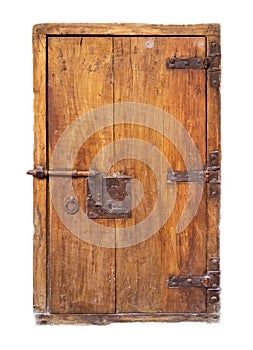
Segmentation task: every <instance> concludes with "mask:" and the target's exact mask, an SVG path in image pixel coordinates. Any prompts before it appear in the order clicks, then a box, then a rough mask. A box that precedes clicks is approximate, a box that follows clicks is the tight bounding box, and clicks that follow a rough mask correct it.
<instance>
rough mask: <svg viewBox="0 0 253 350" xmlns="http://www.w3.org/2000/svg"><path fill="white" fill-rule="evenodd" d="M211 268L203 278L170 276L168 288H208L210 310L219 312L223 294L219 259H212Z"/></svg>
mask: <svg viewBox="0 0 253 350" xmlns="http://www.w3.org/2000/svg"><path fill="white" fill-rule="evenodd" d="M209 267H210V270H209V271H208V272H207V273H206V274H205V275H203V276H196V275H192V276H169V277H168V278H167V280H166V285H167V286H168V288H206V292H207V294H206V295H207V306H208V309H209V310H212V311H218V309H219V308H218V306H217V304H219V301H220V292H221V288H220V267H219V258H218V257H213V258H211V259H210V260H209Z"/></svg>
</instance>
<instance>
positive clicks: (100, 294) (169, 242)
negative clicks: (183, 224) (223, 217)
mask: <svg viewBox="0 0 253 350" xmlns="http://www.w3.org/2000/svg"><path fill="white" fill-rule="evenodd" d="M219 32H220V29H219V25H216V24H204V25H195V26H166V25H165V26H160V25H142V24H139V25H134V24H112V25H108V24H98V25H93V24H43V25H37V26H35V27H34V29H33V33H34V34H33V50H34V114H35V122H34V134H35V147H34V166H35V167H36V166H37V165H44V166H48V162H49V160H50V158H51V155H52V152H53V150H54V147H55V145H56V143H57V140H58V139H59V137H60V135H61V134H62V133H63V131H64V130H65V129H66V128H67V126H68V125H69V124H70V123H71V122H73V121H74V120H76V119H77V118H79V117H80V116H81V115H83V114H84V113H86V112H88V111H90V110H91V109H94V108H96V107H99V106H103V105H106V104H111V103H113V102H137V103H145V104H150V105H153V106H155V107H158V108H160V109H161V110H164V111H165V112H168V113H169V114H171V115H173V116H174V117H176V118H177V119H178V120H179V121H180V123H182V124H183V125H184V126H185V128H186V129H187V130H188V131H189V134H190V135H191V137H192V139H193V140H194V142H195V143H196V145H197V147H198V149H199V152H200V155H201V158H202V160H203V165H204V164H205V163H206V162H207V161H208V156H207V155H208V153H209V152H210V151H213V150H218V151H220V94H219V89H217V88H212V87H210V84H209V81H210V73H206V71H205V70H168V69H166V65H165V60H166V58H167V57H174V56H175V55H176V56H177V57H205V56H206V55H208V54H209V50H210V45H211V43H212V42H214V41H216V42H217V43H218V45H219ZM46 34H47V35H49V37H48V38H46ZM69 34H71V35H73V36H70V37H68V35H69ZM85 35H88V36H85ZM89 35H91V36H89ZM96 35H102V36H101V37H96ZM103 35H105V36H106V37H103ZM107 35H108V37H107ZM142 35H143V36H142ZM178 35H179V36H180V37H178V38H177V37H176V36H178ZM80 36H81V37H80ZM121 36H122V37H121ZM123 36H124V37H123ZM131 36H132V37H131ZM138 36H139V37H138ZM145 36H149V38H146V37H145ZM147 41H149V43H147ZM151 42H152V45H151V44H150V43H151ZM206 48H207V52H206ZM46 54H48V57H47V56H46ZM46 62H47V65H46ZM98 63H99V64H98ZM46 79H48V80H47V81H46ZM46 97H47V99H46ZM113 118H114V120H115V122H117V115H114V116H113ZM163 118H164V117H163ZM161 123H164V120H161ZM46 129H47V130H46ZM164 131H166V130H164ZM125 137H128V138H138V139H142V140H144V141H146V142H150V140H152V143H153V145H154V146H155V147H157V148H158V149H160V150H161V152H162V153H163V154H164V155H165V157H167V158H168V159H169V161H170V163H171V165H172V166H173V168H174V169H176V170H185V164H184V162H183V160H182V158H181V156H180V154H179V153H178V151H177V150H176V148H175V146H174V145H173V144H172V143H171V142H169V141H168V140H167V139H166V138H164V137H163V136H162V135H161V134H159V133H158V132H157V131H155V130H152V129H150V128H145V127H143V126H138V127H136V125H132V124H121V125H115V126H114V127H107V128H104V129H103V130H100V131H97V132H96V133H95V134H94V135H92V136H91V137H90V138H89V139H88V140H87V141H86V142H85V144H84V145H83V146H82V147H81V148H80V150H79V152H78V154H77V156H76V158H75V164H74V167H75V168H76V169H79V170H83V169H88V168H89V165H90V162H91V161H92V158H93V157H94V156H95V155H96V153H97V152H98V151H100V150H101V149H102V148H103V147H104V146H106V145H108V144H109V143H110V142H112V141H119V140H122V139H123V138H125ZM47 140H48V141H47ZM182 145H183V141H182ZM140 152H144V151H142V149H140ZM129 158H131V147H130V149H129ZM161 162H162V159H161ZM111 171H120V172H122V173H124V174H127V175H130V176H133V177H135V178H137V179H139V180H140V181H141V182H142V184H143V188H144V198H143V200H142V201H141V202H140V204H139V205H138V206H137V208H135V209H134V210H133V213H132V214H133V215H132V218H131V219H124V220H123V219H117V220H114V219H100V220H97V222H99V223H100V224H101V225H102V226H105V227H107V226H108V227H111V228H115V247H117V244H118V239H119V238H117V237H118V235H117V232H118V231H119V229H120V228H124V227H128V226H131V225H135V224H137V223H138V222H141V220H142V219H144V218H145V216H146V215H148V214H149V213H150V212H151V210H152V207H153V206H154V204H155V202H156V199H157V189H156V187H157V183H156V179H155V176H154V174H153V172H152V170H151V169H150V168H149V167H148V166H147V165H145V164H144V163H142V162H140V161H136V160H133V159H125V160H122V161H119V162H117V163H116V164H114V166H113V168H112V169H111ZM143 174H146V176H143ZM48 184H49V183H48V181H47V180H46V179H44V180H38V179H34V225H35V233H34V310H35V312H37V313H38V314H43V313H45V312H47V311H48V312H50V313H52V315H50V316H43V315H42V316H39V315H38V318H37V320H38V323H39V324H43V323H53V324H58V323H66V324H71V323H72V324H73V323H94V324H97V323H98V324H107V323H110V322H128V321H132V320H135V321H165V322H169V321H181V320H191V321H192V320H209V321H210V320H211V321H214V320H217V318H218V316H217V314H216V313H217V312H218V307H217V306H216V305H212V306H210V305H209V306H207V303H206V290H205V289H201V288H188V289H168V287H167V286H166V278H167V277H168V275H202V274H205V272H206V271H207V270H208V269H209V263H208V261H209V258H210V257H213V256H219V208H220V201H219V198H216V199H213V198H209V197H208V195H207V193H208V191H207V192H206V190H204V193H203V196H202V200H201V203H200V206H199V209H198V212H197V214H196V216H195V217H194V219H193V221H192V222H191V224H190V225H189V226H188V227H187V228H186V229H185V230H184V231H183V232H181V233H176V224H177V222H178V219H179V216H180V213H181V211H182V208H183V205H184V202H185V199H186V198H187V194H188V186H187V184H180V185H177V201H176V206H175V209H174V211H173V213H172V215H171V217H170V218H169V220H168V221H167V222H166V224H165V225H164V226H163V227H162V228H161V229H160V230H159V231H158V232H157V233H156V234H155V235H154V236H152V237H151V238H149V239H148V240H146V241H144V242H142V243H139V244H137V245H134V246H131V247H128V248H118V249H109V248H102V247H97V246H93V245H91V244H88V243H86V242H84V241H83V240H80V239H79V238H77V237H76V236H74V235H73V234H72V233H71V232H70V231H69V230H68V229H67V228H66V227H65V226H64V225H63V224H62V223H61V220H60V219H59V218H58V215H57V213H56V211H55V209H54V207H53V205H52V202H51V200H50V197H49V192H48ZM85 186H86V183H85V180H84V179H81V178H79V179H74V180H73V187H74V191H75V194H76V197H77V199H78V201H79V203H80V205H81V207H82V209H83V210H84V211H85V191H86V190H85V188H86V187H85ZM208 186H209V185H207V188H208ZM58 195H59V196H61V195H62V194H60V193H59V194H58ZM169 200H170V198H164V203H163V208H161V215H165V211H166V202H167V201H169ZM101 313H103V314H107V315H99V314H101ZM115 313H116V314H115ZM126 313H129V314H126ZM144 313H145V314H144ZM211 313H214V315H211ZM56 314H60V315H56ZM95 314H97V316H96V315H95ZM109 314H110V315H109Z"/></svg>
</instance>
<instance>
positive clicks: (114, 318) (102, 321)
mask: <svg viewBox="0 0 253 350" xmlns="http://www.w3.org/2000/svg"><path fill="white" fill-rule="evenodd" d="M35 319H36V324H37V325H64V324H65V325H108V324H111V323H120V322H122V323H125V322H207V323H217V322H219V320H220V314H219V313H117V314H108V313H107V314H105V313H104V314H102V313H100V314H56V313H54V314H51V313H38V314H35Z"/></svg>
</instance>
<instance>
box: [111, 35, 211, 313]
mask: <svg viewBox="0 0 253 350" xmlns="http://www.w3.org/2000/svg"><path fill="white" fill-rule="evenodd" d="M175 55H176V56H177V57H192V56H197V57H204V56H205V38H155V37H148V38H130V37H129V38H115V39H114V86H115V102H138V103H146V104H150V105H153V106H156V107H159V108H161V110H164V111H166V112H169V113H170V114H172V115H173V116H175V117H176V118H177V119H178V120H179V121H180V123H182V124H183V125H184V126H185V128H186V129H187V130H189V133H190V135H191V137H192V138H193V140H194V141H195V143H196V145H197V147H198V148H199V151H200V154H201V157H202V159H203V164H205V161H206V159H205V156H206V118H205V115H206V112H205V110H206V104H205V97H206V95H205V86H206V76H205V71H197V70H196V71H173V72H169V71H168V70H167V69H166V66H165V61H166V58H167V57H174V56H175ZM115 121H117V116H115ZM133 123H134V120H133ZM161 123H162V124H163V120H161ZM165 131H166V130H164V132H165ZM115 137H116V140H117V139H121V138H124V137H135V138H140V139H142V140H145V141H147V142H149V143H150V142H152V144H153V145H154V146H155V147H157V148H158V149H160V150H161V151H162V153H163V154H164V155H165V156H166V157H167V158H168V159H169V161H170V163H171V164H172V166H173V168H174V169H175V170H183V169H184V163H183V162H182V159H180V155H179V153H178V152H177V150H176V149H175V147H174V146H173V145H172V144H171V143H170V142H169V141H168V140H167V139H165V138H163V137H162V136H161V135H159V134H158V133H157V132H155V131H154V130H150V129H147V128H145V127H137V126H136V125H122V126H118V127H115ZM182 142H183V140H182ZM140 152H142V150H141V149H140ZM150 156H152V155H150ZM130 157H131V150H130ZM161 161H162V160H161ZM117 169H118V170H119V171H121V172H123V173H126V174H128V175H132V176H133V177H136V178H138V179H140V180H141V182H142V183H143V186H144V188H145V186H146V187H147V188H149V189H152V188H155V186H157V185H156V183H155V180H154V179H152V176H150V174H149V175H148V176H147V177H144V176H143V175H142V172H141V169H142V168H141V167H140V165H139V164H138V162H133V161H132V164H131V163H130V161H125V160H124V161H121V162H119V165H118V168H117ZM144 196H145V200H144V210H140V211H139V212H138V210H136V211H134V212H133V218H132V219H128V220H124V221H121V222H117V227H126V226H127V225H130V223H133V224H135V223H136V222H140V221H142V220H143V219H144V218H145V216H146V215H147V213H148V211H150V210H151V209H152V207H153V205H154V201H155V198H154V193H153V195H152V194H151V193H150V194H149V192H148V191H147V192H146V193H144ZM186 197H187V185H184V184H182V185H181V186H179V187H178V194H177V204H176V207H175V210H174V212H173V214H172V216H171V218H170V219H169V220H168V221H167V223H166V224H165V225H164V226H163V227H162V228H161V229H160V231H159V232H157V233H156V234H155V235H154V236H152V237H151V238H149V239H148V240H146V241H144V242H142V243H140V244H138V245H135V246H132V247H128V248H122V249H117V251H116V299H117V311H118V312H130V311H134V312H157V311H163V312H188V311H190V312H203V311H205V291H203V290H195V289H189V290H188V291H185V290H181V291H177V290H175V289H173V290H168V288H167V287H166V278H167V277H168V275H169V274H179V275H180V274H188V273H189V274H190V273H192V272H194V273H204V272H205V268H206V211H205V210H206V207H205V199H203V200H202V201H201V205H200V208H199V212H198V216H197V217H196V218H195V219H194V221H193V222H192V223H191V225H190V226H189V227H187V229H186V230H185V231H184V232H182V233H181V234H176V232H175V227H176V223H177V220H178V217H179V214H180V211H181V210H182V207H183V204H184V201H185V199H186ZM203 198H204V196H203ZM167 200H168V201H169V200H170V198H167ZM165 211H166V201H165V202H164V208H161V215H165ZM128 221H129V222H128ZM116 231H117V229H116Z"/></svg>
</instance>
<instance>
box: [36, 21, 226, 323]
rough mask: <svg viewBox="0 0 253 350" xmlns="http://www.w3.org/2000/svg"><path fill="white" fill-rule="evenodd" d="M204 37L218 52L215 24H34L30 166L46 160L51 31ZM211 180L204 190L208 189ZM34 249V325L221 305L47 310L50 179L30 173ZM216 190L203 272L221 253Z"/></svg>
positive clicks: (192, 317) (215, 315)
mask: <svg viewBox="0 0 253 350" xmlns="http://www.w3.org/2000/svg"><path fill="white" fill-rule="evenodd" d="M79 35H80V36H81V35H83V36H117V35H120V36H133V35H134V36H196V37H197V36H202V37H203V36H204V37H205V38H206V53H207V56H209V55H210V54H211V53H212V52H213V51H212V50H213V48H214V47H216V48H217V50H218V51H219V52H220V26H219V24H200V25H186V26H185V25H146V24H77V23H75V24H53V23H51V24H38V25H35V26H34V28H33V60H34V61H33V62H34V63H33V69H34V74H33V77H34V81H33V89H34V168H35V167H36V166H38V165H44V166H46V165H47V164H48V159H47V158H48V156H47V130H46V129H47V128H46V126H47V39H48V37H49V36H79ZM212 79H214V78H213V76H212V72H210V71H207V91H206V93H207V95H206V103H207V126H206V127H207V128H206V129H207V149H206V152H207V159H208V155H209V154H210V153H211V152H212V151H214V150H215V151H218V152H219V155H220V151H221V142H220V90H219V86H218V87H217V86H216V85H215V84H212ZM211 186H212V185H211V184H207V187H209V188H207V190H208V191H209V192H210V191H212V188H211ZM33 189H34V239H33V241H34V249H33V254H34V255H33V259H34V260H33V261H34V263H33V266H34V270H33V283H34V312H35V315H36V321H37V323H38V324H45V323H51V324H74V323H75V324H76V323H92V324H107V323H111V322H129V321H137V322H140V321H152V322H154V321H159V322H171V321H172V322H173V321H206V320H208V321H211V322H215V321H217V320H218V319H219V307H218V306H217V305H216V304H212V303H208V304H207V312H206V313H201V314H190V313H187V314H177V313H173V314H172V313H152V314H151V313H149V314H145V313H141V314H64V315H63V314H62V315H60V314H50V310H49V308H48V305H49V300H48V295H47V285H48V278H49V276H48V268H47V267H48V258H49V257H48V249H47V247H48V245H49V239H48V235H47V232H48V228H49V226H48V217H47V208H48V200H49V199H48V180H44V181H41V180H40V179H37V178H34V180H33ZM219 212H220V195H219V194H218V195H216V196H207V271H211V270H212V258H213V257H219Z"/></svg>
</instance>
